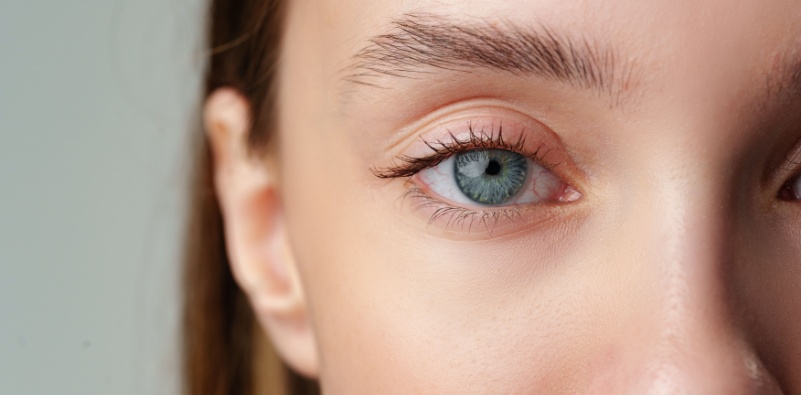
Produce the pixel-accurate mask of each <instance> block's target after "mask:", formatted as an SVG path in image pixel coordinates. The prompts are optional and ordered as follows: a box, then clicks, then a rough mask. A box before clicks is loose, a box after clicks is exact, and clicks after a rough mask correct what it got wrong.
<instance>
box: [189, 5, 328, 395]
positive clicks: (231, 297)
mask: <svg viewBox="0 0 801 395" xmlns="http://www.w3.org/2000/svg"><path fill="white" fill-rule="evenodd" d="M283 3H284V2H283V1H281V0H211V2H210V4H209V9H208V12H209V14H208V21H207V23H208V25H207V36H206V43H205V45H206V49H207V51H208V52H207V53H208V56H207V58H206V59H207V61H208V63H207V65H206V72H205V77H204V78H205V80H204V90H203V92H204V94H203V101H205V99H206V98H207V97H208V96H209V95H210V94H211V93H212V92H214V91H215V90H216V89H218V88H221V87H230V88H234V89H236V90H238V91H239V92H240V93H241V94H242V95H243V96H245V97H246V98H247V99H248V100H249V102H250V104H251V108H252V110H253V111H252V113H253V115H252V119H251V124H250V132H249V134H248V141H247V144H248V148H249V150H250V152H251V153H252V154H254V155H256V154H264V153H266V152H267V150H268V149H269V147H270V141H271V135H272V134H273V128H274V127H273V125H274V124H275V123H274V122H275V120H274V114H275V110H274V107H275V85H276V84H275V83H274V79H275V76H276V67H277V59H278V57H279V54H280V42H281V34H282V31H283V27H282V23H283V19H284V18H283V9H284V8H283V7H284V5H283ZM197 129H201V130H199V131H198V132H197V133H195V135H194V136H193V139H194V142H195V144H194V145H193V147H194V155H195V156H194V167H193V171H194V172H195V174H194V177H193V181H192V185H191V191H190V199H191V200H190V202H191V203H190V207H189V210H190V212H189V218H188V224H187V226H188V227H187V233H186V245H185V248H186V251H185V257H184V269H183V270H184V272H183V299H184V300H183V328H182V336H183V338H182V362H183V392H184V393H185V394H187V395H190V394H191V395H252V394H255V393H256V392H257V391H259V392H262V391H264V392H266V393H270V394H284V395H301V394H319V393H320V391H319V387H318V386H317V384H316V383H315V382H314V381H312V380H309V379H306V378H303V377H301V376H300V375H298V374H297V373H295V372H293V371H292V370H291V369H289V368H288V367H287V366H286V365H284V364H283V363H282V362H281V360H280V359H279V358H278V356H277V354H276V353H275V352H274V350H272V348H271V346H270V345H269V342H268V341H267V340H266V339H265V336H264V333H263V331H262V330H260V329H259V327H258V324H257V323H256V320H255V317H254V315H253V311H252V310H251V307H250V305H249V302H248V300H247V297H246V296H245V294H244V293H243V292H242V290H241V289H240V288H239V286H238V285H237V284H236V282H235V281H234V277H233V275H232V273H231V266H230V264H229V261H228V254H227V252H226V248H225V238H224V229H223V224H222V216H221V213H220V207H219V204H218V201H217V197H216V195H215V192H214V184H213V178H212V166H213V163H212V157H211V150H210V147H209V143H208V141H207V140H206V138H205V133H202V128H197Z"/></svg>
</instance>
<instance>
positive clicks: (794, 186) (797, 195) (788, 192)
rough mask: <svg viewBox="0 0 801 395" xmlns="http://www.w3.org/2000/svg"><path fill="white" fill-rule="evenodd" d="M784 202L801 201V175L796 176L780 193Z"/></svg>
mask: <svg viewBox="0 0 801 395" xmlns="http://www.w3.org/2000/svg"><path fill="white" fill-rule="evenodd" d="M779 198H780V199H782V200H801V175H796V176H794V177H793V178H791V179H790V180H789V181H787V183H785V184H784V186H783V187H782V189H781V191H779Z"/></svg>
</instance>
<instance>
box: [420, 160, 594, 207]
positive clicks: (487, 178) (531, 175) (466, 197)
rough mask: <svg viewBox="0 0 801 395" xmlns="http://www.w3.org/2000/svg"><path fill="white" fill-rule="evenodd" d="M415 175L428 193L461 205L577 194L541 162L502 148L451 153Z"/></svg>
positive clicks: (549, 199) (536, 200)
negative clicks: (428, 190)
mask: <svg viewBox="0 0 801 395" xmlns="http://www.w3.org/2000/svg"><path fill="white" fill-rule="evenodd" d="M417 177H418V178H419V181H420V182H422V183H423V184H424V185H425V186H426V187H428V189H430V190H431V192H433V193H435V194H437V195H439V196H441V197H442V198H445V199H447V200H450V201H452V202H454V203H457V204H461V205H481V206H509V205H520V204H536V203H546V202H569V201H573V200H576V199H578V197H579V194H578V192H577V191H575V190H574V189H573V188H571V187H569V186H568V185H567V184H566V183H565V182H564V181H562V180H561V179H560V178H559V177H558V176H556V175H555V174H553V173H552V172H551V171H550V170H548V169H546V168H545V167H543V166H542V165H539V164H537V163H536V162H534V161H533V160H531V159H529V158H527V157H526V156H523V155H521V154H519V153H516V152H513V151H508V150H503V149H480V150H470V151H465V152H461V153H457V154H454V155H451V156H450V157H448V158H447V159H445V160H444V161H442V162H440V163H439V164H437V165H436V166H433V167H429V168H426V169H423V170H421V171H420V172H419V173H418V174H417Z"/></svg>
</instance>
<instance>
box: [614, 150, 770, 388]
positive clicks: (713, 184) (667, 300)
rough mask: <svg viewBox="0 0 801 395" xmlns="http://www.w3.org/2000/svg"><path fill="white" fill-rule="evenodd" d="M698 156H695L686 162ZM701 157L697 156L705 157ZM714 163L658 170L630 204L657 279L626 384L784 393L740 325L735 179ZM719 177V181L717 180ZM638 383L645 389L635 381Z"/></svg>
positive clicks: (640, 246)
mask: <svg viewBox="0 0 801 395" xmlns="http://www.w3.org/2000/svg"><path fill="white" fill-rule="evenodd" d="M687 163H689V162H687ZM695 163H698V162H697V161H696V162H695ZM715 171H716V170H715V169H714V168H713V167H712V166H710V167H709V168H698V167H696V168H693V169H689V168H686V167H683V166H681V165H676V166H673V167H670V166H661V167H659V168H656V169H653V170H652V171H651V172H649V173H650V174H649V175H648V177H647V178H646V179H645V180H643V183H644V184H645V185H643V186H641V187H640V188H637V190H639V191H642V192H640V193H641V195H642V196H639V197H638V198H637V199H636V202H637V203H636V204H635V205H634V206H633V207H631V209H632V210H631V212H632V215H630V216H629V219H628V221H627V222H628V226H627V228H628V232H631V233H630V234H631V236H632V239H633V240H636V242H635V243H632V244H633V245H632V249H633V250H631V251H628V252H627V253H626V255H627V257H625V258H623V259H631V258H634V259H633V261H630V262H629V264H631V265H635V266H636V265H639V267H640V273H642V275H643V276H645V277H647V279H643V280H644V281H647V282H648V283H650V284H652V286H650V287H648V289H650V291H649V292H652V295H649V296H648V300H649V301H651V302H650V304H649V305H648V306H647V308H643V309H642V311H641V312H640V313H639V314H640V316H639V317H638V318H639V321H640V322H641V323H646V324H643V325H642V327H641V328H640V329H639V330H638V331H639V333H637V335H638V336H640V337H641V339H640V340H639V341H637V342H630V343H627V344H636V346H635V348H631V349H627V350H626V353H628V354H629V355H628V356H627V358H626V360H627V361H628V362H629V363H631V364H633V365H635V366H634V367H632V366H629V367H628V368H626V369H624V370H625V371H629V372H632V371H634V372H637V374H635V375H634V376H633V377H627V378H624V379H623V381H622V382H626V383H627V385H626V386H627V390H626V391H622V390H621V392H625V393H654V394H662V393H670V394H674V393H730V394H741V393H743V394H746V393H748V394H750V393H777V387H776V386H775V385H774V384H773V382H772V380H771V379H770V376H769V375H768V374H767V373H766V372H765V370H764V368H763V366H762V364H761V362H760V361H759V359H758V358H757V356H756V355H755V354H754V352H753V350H752V349H751V348H749V345H748V343H747V341H746V340H745V339H744V338H742V337H741V336H740V335H739V333H740V331H739V330H738V329H737V327H736V324H735V323H736V321H737V320H736V317H735V308H736V306H732V305H731V303H730V300H731V298H730V297H729V296H728V295H729V292H730V290H729V282H728V278H729V271H730V270H731V262H732V259H733V257H732V256H731V253H730V251H732V248H730V247H731V243H732V242H733V240H734V239H735V237H736V235H735V234H734V230H733V227H732V226H731V223H730V219H731V216H732V215H733V209H732V207H733V206H732V204H731V203H730V202H727V199H729V196H730V195H729V194H728V193H727V192H726V191H727V190H729V189H730V188H727V186H726V185H725V182H726V181H725V178H724V177H722V175H721V174H715ZM715 180H719V181H715ZM635 388H636V389H635Z"/></svg>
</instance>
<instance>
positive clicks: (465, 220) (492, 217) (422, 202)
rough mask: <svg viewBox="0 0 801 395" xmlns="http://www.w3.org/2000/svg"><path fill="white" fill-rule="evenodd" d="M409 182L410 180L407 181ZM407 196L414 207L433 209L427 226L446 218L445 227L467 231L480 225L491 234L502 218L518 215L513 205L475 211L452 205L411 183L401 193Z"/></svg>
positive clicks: (514, 217) (517, 210)
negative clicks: (406, 190) (465, 229)
mask: <svg viewBox="0 0 801 395" xmlns="http://www.w3.org/2000/svg"><path fill="white" fill-rule="evenodd" d="M409 183H410V184H411V182H409ZM407 198H411V199H415V200H416V202H415V204H416V207H415V208H416V209H418V210H419V209H433V210H434V213H432V214H431V218H429V220H428V226H431V224H432V223H433V222H434V221H437V220H441V219H443V218H447V223H446V226H445V227H446V228H450V227H451V226H461V227H462V229H464V228H465V227H466V228H467V231H468V232H470V231H472V230H473V227H474V226H476V225H477V226H482V227H483V228H484V229H485V230H486V231H487V233H489V234H490V235H492V231H493V229H495V228H496V227H497V225H498V221H500V220H502V219H506V220H514V219H516V218H519V217H520V210H521V209H520V208H518V207H515V206H509V207H499V208H495V209H490V210H482V211H476V210H471V209H467V208H464V207H457V206H452V205H449V204H447V203H444V202H442V201H439V200H437V199H434V198H432V197H431V196H429V195H428V194H426V193H425V192H423V190H422V189H420V188H419V187H418V186H416V185H414V184H412V185H411V186H410V189H409V191H408V192H406V193H405V194H404V195H403V200H404V201H405V200H406V199H407Z"/></svg>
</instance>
